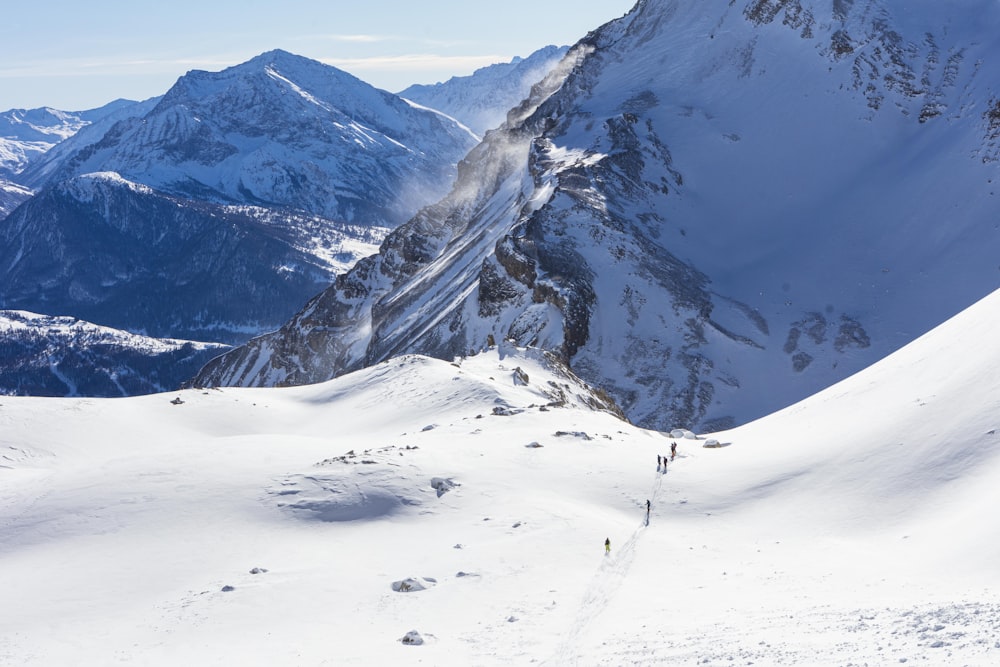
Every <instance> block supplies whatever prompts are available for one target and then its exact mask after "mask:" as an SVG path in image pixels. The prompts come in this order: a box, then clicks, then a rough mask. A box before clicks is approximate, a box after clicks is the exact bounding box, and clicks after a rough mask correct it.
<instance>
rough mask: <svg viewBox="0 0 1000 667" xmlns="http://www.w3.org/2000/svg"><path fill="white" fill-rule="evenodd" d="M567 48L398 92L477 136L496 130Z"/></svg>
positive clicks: (546, 49)
mask: <svg viewBox="0 0 1000 667" xmlns="http://www.w3.org/2000/svg"><path fill="white" fill-rule="evenodd" d="M568 50H569V47H566V46H546V47H544V48H542V49H539V50H538V51H535V52H534V53H532V54H531V55H530V56H528V57H527V58H521V57H517V58H514V59H513V60H511V61H510V62H509V63H496V64H494V65H489V66H488V67H481V68H480V69H477V70H476V71H475V72H473V73H472V74H470V75H469V76H453V77H452V78H450V79H448V80H447V81H445V82H442V83H435V84H431V85H426V84H415V85H412V86H410V87H409V88H407V89H406V90H403V91H400V92H399V93H398V94H399V96H400V97H403V98H406V99H408V100H412V101H414V102H417V103H418V104H422V105H424V106H426V107H430V108H432V109H437V110H438V111H443V112H444V113H446V114H448V115H449V116H451V117H453V118H457V119H458V120H459V121H461V122H462V124H463V125H465V126H466V127H469V128H470V129H472V131H473V132H475V133H476V134H478V135H479V136H480V137H481V136H483V135H484V134H486V131H487V130H492V129H494V128H496V127H499V126H500V125H501V124H502V123H503V121H504V120H505V119H506V117H507V111H508V110H509V109H511V108H513V107H515V106H517V105H518V104H520V103H521V100H523V99H524V98H526V97H527V96H528V94H529V93H530V92H531V86H533V85H534V84H536V83H537V82H539V81H541V80H542V79H543V78H544V77H545V75H546V74H548V73H549V71H551V70H552V68H553V67H555V66H556V65H557V64H558V63H559V61H560V60H561V59H562V57H563V56H564V55H566V51H568Z"/></svg>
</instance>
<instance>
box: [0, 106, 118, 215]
mask: <svg viewBox="0 0 1000 667" xmlns="http://www.w3.org/2000/svg"><path fill="white" fill-rule="evenodd" d="M134 104H135V103H134V102H130V101H128V100H116V101H114V102H111V103H110V104H106V105H104V106H103V107H100V108H98V109H90V110H88V111H59V110H58V109H51V108H48V107H45V108H41V109H10V110H8V111H5V112H3V113H0V219H3V217H4V216H5V215H7V214H8V213H10V212H11V211H13V210H14V209H15V208H17V206H18V205H19V204H21V202H23V201H25V200H27V199H28V198H29V197H30V196H31V194H32V188H31V186H30V184H29V183H28V181H27V180H26V179H25V177H24V172H25V171H26V170H27V169H28V168H29V166H30V165H33V164H34V163H35V162H37V161H39V160H40V159H42V157H43V156H44V155H46V154H47V153H49V152H50V151H51V150H52V149H53V147H55V146H57V145H59V144H60V143H62V142H64V141H65V140H66V139H68V138H70V137H72V136H74V135H76V134H77V133H78V132H79V131H80V130H81V129H84V128H87V127H90V126H93V125H95V124H99V123H100V122H101V121H102V120H103V119H104V118H106V117H108V116H114V115H115V114H118V113H120V112H121V110H122V109H125V108H129V107H131V106H133V105H134Z"/></svg>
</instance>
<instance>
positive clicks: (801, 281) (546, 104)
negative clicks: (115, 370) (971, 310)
mask: <svg viewBox="0 0 1000 667" xmlns="http://www.w3.org/2000/svg"><path fill="white" fill-rule="evenodd" d="M998 23H1000V5H998V4H997V3H996V2H992V1H990V2H973V3H929V2H928V3H924V2H922V3H916V4H914V3H904V2H897V1H892V0H858V1H856V2H837V3H833V5H831V4H830V3H828V2H825V1H819V0H790V1H788V2H775V1H773V0H740V1H736V2H733V1H731V0H709V1H708V2H701V1H698V2H695V1H694V0H675V1H671V2H653V1H643V2H639V3H638V4H637V6H636V8H635V9H634V10H633V11H632V12H631V13H630V14H628V15H627V16H626V17H624V18H623V19H621V20H618V21H613V22H611V23H609V24H607V25H605V26H603V27H601V28H600V29H599V30H595V31H594V32H593V33H591V35H589V36H587V37H586V38H585V39H584V40H582V41H581V42H580V43H579V44H578V45H577V46H576V47H574V49H573V50H572V51H571V52H570V54H571V55H570V56H569V57H568V59H567V60H566V61H565V65H566V66H567V68H568V72H563V76H562V77H553V78H552V80H551V81H550V82H549V85H547V86H546V87H542V88H539V89H538V90H537V91H536V94H537V99H534V100H532V101H530V102H529V103H526V104H525V105H523V106H522V107H521V108H520V109H519V110H517V111H515V112H514V113H513V115H512V116H511V117H510V119H509V120H508V122H507V125H506V126H505V127H504V128H502V129H501V130H500V131H498V132H495V133H491V134H489V135H487V137H486V139H485V141H484V142H483V144H481V145H480V146H479V147H477V148H476V149H475V150H474V151H473V152H471V153H470V154H469V156H468V158H467V159H466V160H465V161H464V162H463V165H462V167H463V168H462V170H460V176H459V181H458V185H457V187H456V188H455V190H454V191H453V193H452V194H451V195H450V196H449V197H448V198H446V199H444V200H442V201H441V202H440V203H439V204H438V205H436V206H435V207H433V208H430V209H426V210H425V211H423V212H422V213H421V214H420V215H419V216H417V217H416V218H414V219H413V220H412V221H411V222H410V223H408V224H407V225H404V226H403V227H401V228H400V229H398V230H397V231H396V233H394V234H393V235H391V236H390V237H389V239H388V240H387V242H386V244H384V245H383V246H382V249H381V251H380V254H379V255H378V256H376V257H374V258H371V259H370V260H369V261H367V262H364V263H361V264H359V265H358V267H357V268H356V269H355V270H354V271H353V272H352V273H351V274H350V275H349V276H346V277H342V279H341V280H338V283H337V284H336V285H334V286H333V287H331V288H330V289H329V290H328V291H327V292H326V293H325V294H324V295H322V296H320V297H318V298H317V299H314V300H313V301H312V302H310V303H309V304H307V306H306V308H305V309H304V310H303V311H302V312H301V313H300V314H299V315H298V316H297V317H296V318H293V319H292V320H290V321H289V322H288V323H286V324H285V326H284V327H283V328H282V330H281V331H280V332H278V333H276V334H274V335H271V336H268V337H265V338H262V339H258V340H256V341H252V342H251V343H249V344H248V345H247V346H245V347H243V348H240V349H238V350H235V351H234V352H232V353H230V354H229V355H227V357H225V358H224V359H223V360H221V361H219V362H218V363H215V364H213V365H212V367H210V368H207V369H206V370H205V371H204V372H203V373H202V374H201V375H200V376H199V378H198V381H199V382H201V383H204V384H223V385H243V386H246V385H267V384H287V383H298V382H309V381H313V382H315V381H321V380H324V379H327V378H329V377H332V376H335V375H336V374H337V373H340V372H345V371H349V370H351V369H355V368H359V367H362V366H364V365H366V364H370V363H373V362H377V361H379V360H382V359H386V358H389V357H391V356H393V355H396V354H400V353H404V352H419V353H423V354H429V355H433V356H438V357H440V358H445V359H447V358H450V356H452V355H454V354H458V353H462V352H464V351H468V350H470V349H478V348H479V347H481V346H482V345H483V344H484V342H485V341H486V340H487V339H488V338H490V337H492V338H493V339H494V340H501V339H503V338H512V339H514V340H516V341H518V342H519V343H521V344H531V345H537V346H540V347H544V348H546V349H550V350H554V351H558V352H559V353H560V354H562V355H563V356H564V357H565V358H566V359H568V360H569V361H570V363H571V364H572V365H573V367H574V369H575V370H576V372H577V373H579V374H580V375H581V377H584V378H585V379H586V380H587V381H588V382H590V383H592V384H595V385H598V386H601V387H604V388H605V389H606V390H607V391H609V392H610V393H611V394H612V395H613V396H614V397H615V398H616V400H618V401H619V403H620V404H621V405H622V407H623V408H624V409H625V410H626V412H627V414H628V415H629V417H630V418H631V419H632V420H633V421H635V422H636V423H640V424H644V425H648V426H654V425H655V426H659V427H661V428H663V427H667V426H670V425H673V424H682V425H686V426H688V427H695V426H696V425H701V426H702V427H704V428H711V429H719V428H727V427H729V426H732V425H736V424H741V423H746V422H747V421H749V420H752V419H754V418H756V417H758V416H761V415H764V414H767V413H769V412H771V411H773V410H775V409H778V408H780V407H782V406H785V405H788V404H790V403H793V402H795V401H796V400H799V399H801V398H802V397H804V396H806V395H809V394H810V393H813V392H815V391H817V390H819V389H821V388H823V387H825V386H829V385H830V384H832V383H833V382H835V381H837V380H839V379H842V378H843V377H846V376H847V375H849V374H850V373H852V372H854V371H857V370H859V369H861V368H863V367H865V366H867V365H869V364H871V363H873V362H874V361H876V360H878V359H880V358H882V357H884V356H885V355H886V354H888V353H889V352H891V351H892V350H895V349H898V348H899V347H901V346H902V345H904V344H906V343H907V342H909V341H911V340H913V339H914V338H915V337H916V336H918V335H919V334H921V333H922V332H925V331H927V330H928V329H930V328H931V327H933V326H935V325H936V324H938V323H939V322H941V321H943V320H944V319H946V318H947V317H949V316H951V315H953V314H954V313H956V312H958V311H959V310H961V309H962V308H964V307H966V306H968V305H969V304H971V303H972V302H974V301H975V300H976V299H978V298H981V297H982V296H984V295H985V294H987V293H989V292H991V291H992V290H994V289H996V288H997V286H998V284H1000V274H998V272H997V262H996V261H995V260H996V257H995V255H996V253H995V248H996V247H997V244H998V243H1000V236H998V234H1000V231H998V230H1000V228H998V226H997V223H996V215H995V209H996V206H995V202H996V198H995V184H994V180H995V179H996V178H997V177H998V176H1000V174H998V172H997V170H998V165H1000V161H998V156H1000V152H998V149H1000V141H998V137H1000V121H998V120H997V119H998V118H1000V112H998V110H997V102H996V100H997V98H998V93H997V91H996V83H995V82H996V81H997V80H1000V73H998V72H995V71H994V70H995V68H996V67H997V63H998V62H1000V61H997V59H996V58H995V57H994V56H995V54H996V53H998V52H1000V37H998V35H997V33H996V31H994V30H992V28H991V27H992V26H993V25H995V24H998Z"/></svg>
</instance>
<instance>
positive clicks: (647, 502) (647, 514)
mask: <svg viewBox="0 0 1000 667" xmlns="http://www.w3.org/2000/svg"><path fill="white" fill-rule="evenodd" d="M649 507H650V505H649V499H647V500H646V516H647V517H648V516H649Z"/></svg>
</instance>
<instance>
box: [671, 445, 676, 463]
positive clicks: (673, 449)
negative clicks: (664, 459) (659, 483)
mask: <svg viewBox="0 0 1000 667" xmlns="http://www.w3.org/2000/svg"><path fill="white" fill-rule="evenodd" d="M676 457H677V443H676V442H671V443H670V460H671V461H673V460H674V459H675V458H676Z"/></svg>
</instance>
